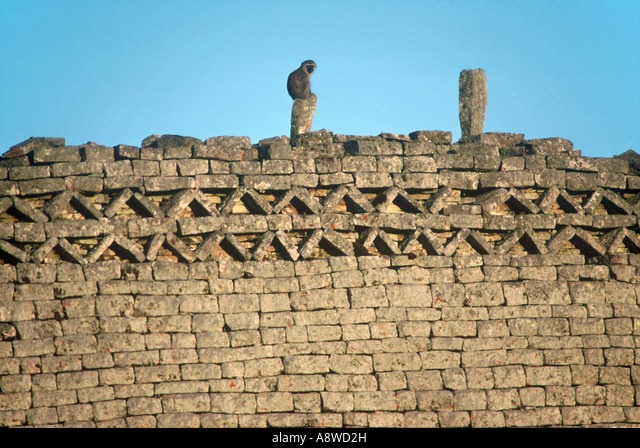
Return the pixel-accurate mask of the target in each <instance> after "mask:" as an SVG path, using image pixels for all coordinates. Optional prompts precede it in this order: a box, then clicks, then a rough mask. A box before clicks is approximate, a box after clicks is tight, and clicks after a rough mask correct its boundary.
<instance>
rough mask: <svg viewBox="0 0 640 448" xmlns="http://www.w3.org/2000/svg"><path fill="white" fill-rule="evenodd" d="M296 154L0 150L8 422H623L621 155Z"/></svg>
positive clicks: (331, 147)
mask: <svg viewBox="0 0 640 448" xmlns="http://www.w3.org/2000/svg"><path fill="white" fill-rule="evenodd" d="M307 137H308V138H307ZM307 137H305V139H303V140H302V145H303V148H297V147H296V148H295V149H294V150H292V149H291V146H290V145H289V142H288V140H287V139H286V138H283V139H272V140H265V141H262V142H260V143H258V144H257V145H252V144H251V142H250V141H249V140H248V138H240V137H239V138H233V137H219V138H212V139H209V140H207V141H206V144H205V143H204V142H202V141H201V140H198V139H192V138H185V137H179V136H152V137H150V138H148V139H145V142H144V144H143V147H142V148H138V147H127V146H123V145H120V146H118V147H115V148H110V147H102V146H98V145H94V144H87V145H84V146H81V147H65V146H64V141H62V142H57V143H56V142H53V143H55V144H53V143H46V141H44V143H43V142H40V141H39V140H37V139H36V140H32V141H31V142H30V143H28V144H27V143H25V144H23V145H22V146H20V145H19V147H18V148H17V149H16V148H14V149H12V150H11V151H10V153H11V154H14V153H15V154H18V153H20V155H15V157H14V156H12V157H9V158H7V159H6V160H2V161H1V162H0V165H2V167H0V178H1V179H2V180H0V260H1V261H0V426H25V425H59V426H74V427H78V426H80V427H82V426H91V427H117V426H129V427H201V426H202V427H267V426H272V427H275V426H289V427H291V426H294V427H295V426H305V425H310V426H322V425H325V426H369V427H378V426H381V427H395V426H411V427H529V426H581V425H638V424H640V416H639V415H638V413H637V412H635V411H636V407H637V403H638V401H637V400H638V398H637V394H638V387H637V384H638V382H639V378H640V369H638V360H639V359H640V358H639V354H638V342H639V335H640V308H639V307H638V304H637V301H638V297H640V289H639V287H638V285H637V284H638V282H637V279H636V274H637V272H636V271H637V267H638V266H640V255H639V253H640V239H639V237H638V232H640V229H639V228H638V219H637V216H638V215H639V213H638V212H637V193H638V190H639V189H640V183H638V182H637V181H636V178H637V177H638V176H636V175H635V174H636V173H634V172H632V170H631V169H630V168H629V165H628V163H627V162H626V161H624V160H622V159H611V160H609V159H602V160H600V159H589V158H585V157H582V156H580V155H579V154H577V153H576V152H575V151H573V149H572V145H571V144H570V142H568V141H565V140H563V139H537V140H524V136H522V135H520V134H479V135H475V136H471V137H470V138H469V140H468V141H463V142H458V143H456V144H453V145H452V144H451V137H450V134H448V133H442V132H436V131H433V132H423V131H421V132H416V133H412V134H411V135H409V136H399V135H395V134H381V135H380V136H378V137H354V136H337V135H333V134H331V133H329V132H327V131H323V132H321V133H319V134H317V135H316V134H315V133H311V134H310V135H309V136H307ZM34 145H35V146H34ZM38 145H40V146H38ZM305 145H306V146H308V147H305ZM30 153H32V154H30ZM7 157H8V156H7ZM614 160H615V162H614ZM9 161H11V163H8V162H9Z"/></svg>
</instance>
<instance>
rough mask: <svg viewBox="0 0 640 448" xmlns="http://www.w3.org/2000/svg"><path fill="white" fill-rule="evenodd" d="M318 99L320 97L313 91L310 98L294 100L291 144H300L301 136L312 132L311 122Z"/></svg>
mask: <svg viewBox="0 0 640 448" xmlns="http://www.w3.org/2000/svg"><path fill="white" fill-rule="evenodd" d="M317 99H318V97H317V96H316V95H315V94H313V93H312V94H311V95H309V97H308V98H299V99H297V100H294V101H293V106H292V107H291V146H298V144H299V143H300V136H301V135H302V134H308V133H309V132H311V122H312V121H313V115H314V114H315V113H316V101H317Z"/></svg>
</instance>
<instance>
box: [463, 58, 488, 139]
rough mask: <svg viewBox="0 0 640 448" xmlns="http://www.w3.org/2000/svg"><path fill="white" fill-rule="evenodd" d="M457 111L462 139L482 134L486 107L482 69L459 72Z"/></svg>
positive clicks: (485, 86)
mask: <svg viewBox="0 0 640 448" xmlns="http://www.w3.org/2000/svg"><path fill="white" fill-rule="evenodd" d="M459 84H460V86H459V87H460V92H459V109H460V110H459V112H460V128H461V129H462V139H466V138H467V137H470V136H472V135H477V134H482V131H483V128H484V116H485V112H486V108H487V79H486V76H485V73H484V70H482V69H476V70H463V71H462V72H460V82H459Z"/></svg>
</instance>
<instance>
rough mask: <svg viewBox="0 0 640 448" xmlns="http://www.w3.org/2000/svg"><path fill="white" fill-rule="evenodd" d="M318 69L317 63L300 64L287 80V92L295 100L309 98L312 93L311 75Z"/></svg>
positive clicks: (309, 61) (306, 62)
mask: <svg viewBox="0 0 640 448" xmlns="http://www.w3.org/2000/svg"><path fill="white" fill-rule="evenodd" d="M315 69H316V63H315V62H313V61H311V60H308V61H304V62H303V63H302V64H300V67H299V68H298V69H297V70H294V71H293V72H291V74H290V75H289V78H288V79H287V91H288V92H289V95H291V98H293V99H294V100H297V99H300V98H309V96H310V95H312V93H311V74H312V73H313V71H314V70H315Z"/></svg>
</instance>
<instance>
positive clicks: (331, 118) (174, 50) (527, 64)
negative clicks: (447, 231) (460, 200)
mask: <svg viewBox="0 0 640 448" xmlns="http://www.w3.org/2000/svg"><path fill="white" fill-rule="evenodd" d="M305 59H313V60H315V62H316V63H317V65H318V67H317V70H316V72H315V73H314V75H313V78H312V90H313V91H314V92H315V93H316V94H317V95H318V106H317V111H316V115H315V119H314V122H313V129H314V130H318V129H322V128H324V129H328V130H330V131H333V132H334V133H340V134H356V135H377V134H379V133H381V132H394V133H400V134H408V133H409V132H412V131H416V130H436V129H437V130H447V131H453V137H454V139H455V140H457V139H458V138H459V137H460V126H459V122H458V77H459V73H460V71H461V70H463V69H467V68H479V67H482V68H484V70H485V72H486V74H487V80H488V82H487V84H488V90H489V103H488V107H487V117H486V121H485V131H487V132H517V133H524V134H525V137H526V138H540V137H564V138H567V139H569V140H571V141H573V143H574V145H575V147H576V148H577V149H581V150H582V151H583V154H584V155H588V156H594V157H599V156H606V157H608V156H612V155H616V154H620V153H622V152H624V151H626V150H627V149H635V150H636V151H639V152H640V1H638V0H526V1H525V0H508V1H507V0H432V1H429V0H424V1H417V0H415V1H410V0H386V1H382V0H378V1H376V0H370V1H347V0H343V1H337V0H336V1H333V0H324V1H304V0H297V1H293V0H291V1H289V0H269V1H267V0H264V1H259V0H253V1H237V0H236V1H230V0H229V1H227V0H0V154H1V153H3V152H5V151H6V150H8V149H9V147H10V146H12V145H14V144H16V143H19V142H21V141H23V140H25V139H27V138H29V137H31V136H46V137H65V138H66V139H67V144H70V145H78V144H82V143H85V142H87V141H93V142H96V143H99V144H103V145H109V146H111V145H116V144H120V143H123V144H130V145H139V144H140V142H141V141H142V139H143V138H145V137H146V136H148V135H151V134H179V135H187V136H192V137H197V138H201V139H206V138H208V137H213V136H219V135H238V136H245V135H246V136H249V137H251V140H252V141H253V142H257V141H259V140H261V139H263V138H268V137H274V136H279V135H287V134H288V133H289V119H290V114H291V104H292V100H291V99H290V98H289V96H288V95H287V91H286V79H287V76H288V74H289V73H290V72H291V71H293V70H294V69H296V68H297V67H298V66H299V65H300V63H301V62H302V61H303V60H305Z"/></svg>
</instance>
